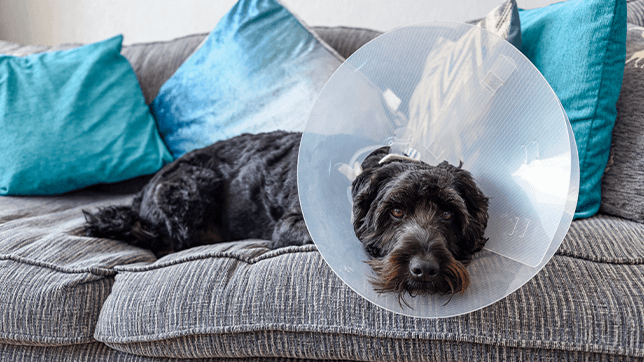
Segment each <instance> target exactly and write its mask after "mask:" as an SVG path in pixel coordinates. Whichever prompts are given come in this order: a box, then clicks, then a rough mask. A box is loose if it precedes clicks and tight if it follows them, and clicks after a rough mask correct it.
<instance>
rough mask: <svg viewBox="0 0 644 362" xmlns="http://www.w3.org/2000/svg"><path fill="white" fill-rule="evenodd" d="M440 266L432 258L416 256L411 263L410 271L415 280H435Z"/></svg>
mask: <svg viewBox="0 0 644 362" xmlns="http://www.w3.org/2000/svg"><path fill="white" fill-rule="evenodd" d="M439 268H440V266H439V265H438V262H436V260H435V259H434V258H433V257H431V256H426V257H419V256H414V257H413V258H411V260H410V261H409V271H410V272H411V275H412V276H413V277H414V278H417V279H420V278H433V277H435V276H436V274H438V270H439Z"/></svg>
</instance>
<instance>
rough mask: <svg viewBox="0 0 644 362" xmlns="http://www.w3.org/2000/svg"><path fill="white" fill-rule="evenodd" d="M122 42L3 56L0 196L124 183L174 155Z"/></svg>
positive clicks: (0, 68)
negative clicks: (146, 100) (153, 115)
mask: <svg viewBox="0 0 644 362" xmlns="http://www.w3.org/2000/svg"><path fill="white" fill-rule="evenodd" d="M122 40H123V37H122V36H117V37H114V38H111V39H108V40H105V41H102V42H99V43H95V44H90V45H86V46H82V47H79V48H75V49H71V50H65V51H58V52H49V53H41V54H33V55H29V56H26V57H15V56H8V55H0V130H1V133H2V136H1V137H0V195H51V194H59V193H64V192H67V191H72V190H76V189H79V188H82V187H85V186H89V185H93V184H97V183H109V182H117V181H123V180H126V179H129V178H133V177H136V176H141V175H146V174H152V173H154V172H156V171H157V170H159V169H160V168H161V167H162V166H163V165H164V163H167V162H170V161H171V160H172V156H171V155H170V153H169V152H168V150H167V148H166V147H165V145H164V144H163V141H162V140H161V138H160V136H159V134H158V131H157V127H156V124H155V122H154V119H153V118H152V115H151V113H150V111H149V108H148V107H147V105H146V104H145V100H144V98H143V93H142V91H141V88H140V87H139V83H138V80H137V78H136V75H135V74H134V71H133V70H132V67H131V66H130V63H129V62H128V61H127V59H125V58H124V57H123V56H122V55H121V53H120V52H121V42H122Z"/></svg>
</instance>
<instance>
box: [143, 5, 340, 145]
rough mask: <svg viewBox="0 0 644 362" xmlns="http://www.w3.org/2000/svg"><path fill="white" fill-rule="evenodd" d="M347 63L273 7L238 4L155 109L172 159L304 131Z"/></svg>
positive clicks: (170, 81)
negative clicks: (247, 136) (244, 139)
mask: <svg viewBox="0 0 644 362" xmlns="http://www.w3.org/2000/svg"><path fill="white" fill-rule="evenodd" d="M342 60H343V59H342V57H341V56H340V55H338V54H337V53H336V52H335V51H334V50H332V49H331V48H330V47H328V46H327V45H326V44H324V43H323V42H322V41H321V40H319V39H318V38H317V37H316V36H315V35H314V34H313V33H312V32H311V31H309V29H308V28H307V27H306V26H305V25H304V24H302V23H301V22H300V21H298V19H297V18H296V17H295V16H293V14H291V13H290V12H289V11H288V10H287V9H286V8H285V7H284V6H282V5H281V4H280V3H279V2H278V1H276V0H241V1H239V2H238V3H237V4H236V5H235V6H234V7H233V8H232V9H231V10H230V11H229V12H228V13H227V14H226V15H225V16H224V17H223V19H221V21H220V22H219V24H217V26H216V27H215V29H214V30H213V31H212V32H211V33H210V35H209V36H208V37H207V39H206V40H205V41H204V43H203V44H202V46H201V47H200V48H199V49H198V50H197V51H196V52H195V53H194V54H193V55H192V56H190V58H188V59H187V60H186V61H185V62H184V63H183V64H182V65H181V67H179V69H178V70H177V71H176V73H175V74H174V75H173V76H172V77H171V78H170V79H168V81H166V83H164V84H163V86H162V87H161V89H160V91H159V94H158V95H157V97H156V99H155V100H154V101H153V102H152V105H151V108H152V112H153V114H154V116H155V118H156V120H157V122H158V125H159V131H160V132H161V136H162V137H163V139H164V141H165V142H166V144H167V145H168V148H169V149H170V151H171V152H172V154H173V155H174V157H180V156H182V155H183V154H185V153H186V152H189V151H191V150H194V149H197V148H201V147H205V146H208V145H210V144H212V143H214V142H216V141H218V140H222V139H227V138H230V137H233V136H237V135H239V134H241V133H244V132H251V133H258V132H265V131H272V130H277V129H281V130H287V131H302V130H303V129H304V125H305V123H306V120H307V119H308V114H309V112H310V110H311V108H312V107H313V104H314V102H315V99H316V98H317V95H318V93H319V91H320V90H321V89H322V87H323V86H324V84H325V83H326V81H327V79H328V78H329V77H330V76H331V75H332V74H333V72H334V71H335V69H336V68H337V67H338V66H339V65H340V64H341V62H342Z"/></svg>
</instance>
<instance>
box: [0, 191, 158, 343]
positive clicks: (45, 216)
mask: <svg viewBox="0 0 644 362" xmlns="http://www.w3.org/2000/svg"><path fill="white" fill-rule="evenodd" d="M128 199H129V196H111V195H101V194H97V193H93V192H89V191H81V192H75V193H70V194H67V195H65V196H63V197H0V342H3V343H13V344H32V345H64V344H70V343H86V342H90V341H93V338H92V335H93V333H94V327H95V325H96V320H97V319H98V314H99V311H100V309H101V306H102V304H103V301H104V300H105V298H107V295H108V294H109V293H110V289H111V286H112V284H113V282H114V275H115V274H116V272H115V271H114V270H113V267H114V266H115V265H122V264H129V263H137V262H151V261H153V260H154V256H153V255H152V254H151V253H150V252H149V251H146V250H142V249H139V248H134V247H131V246H129V245H126V244H124V243H121V242H118V241H113V240H107V239H93V238H87V237H84V236H80V235H81V225H82V223H83V221H84V218H83V216H82V213H81V209H83V208H94V207H97V206H100V205H106V204H107V203H113V202H115V203H119V202H124V201H125V200H128Z"/></svg>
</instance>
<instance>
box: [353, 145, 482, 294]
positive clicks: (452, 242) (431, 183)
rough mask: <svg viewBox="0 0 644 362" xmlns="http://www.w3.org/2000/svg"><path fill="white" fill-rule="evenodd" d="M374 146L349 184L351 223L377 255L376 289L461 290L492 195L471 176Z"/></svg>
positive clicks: (413, 291)
mask: <svg viewBox="0 0 644 362" xmlns="http://www.w3.org/2000/svg"><path fill="white" fill-rule="evenodd" d="M388 153H389V147H383V148H380V149H378V150H376V151H374V152H372V153H371V154H370V155H369V156H367V158H366V159H365V161H364V162H363V164H362V168H363V172H362V173H361V174H360V175H359V176H358V177H357V178H356V179H355V180H354V182H353V184H352V196H353V220H354V221H353V226H354V230H355V232H356V236H357V237H358V239H359V240H360V241H361V242H362V243H363V244H364V246H365V248H366V250H367V252H368V253H369V254H370V256H371V257H372V259H371V260H369V261H368V263H369V265H371V267H372V268H373V270H374V271H375V272H376V275H377V278H376V279H375V280H372V284H373V285H374V287H375V289H376V291H379V292H392V293H398V298H399V301H400V300H402V301H404V299H403V295H404V292H408V293H409V294H410V295H412V296H414V295H425V294H434V293H439V294H449V293H451V294H452V295H453V294H454V293H457V292H464V291H465V289H467V287H468V286H469V273H468V272H467V270H466V269H465V266H467V264H468V263H469V261H470V260H471V257H472V254H474V253H475V252H477V251H479V250H481V249H482V248H483V246H485V243H486V242H487V239H486V238H485V237H484V232H485V228H486V227H487V220H488V212H487V210H488V198H487V197H485V195H483V193H482V192H481V190H479V188H478V187H477V186H476V183H475V181H474V179H473V178H472V175H471V174H470V173H469V172H467V171H465V170H463V169H462V168H461V166H462V164H461V165H459V167H455V166H452V165H450V164H448V163H447V162H443V163H441V164H439V165H438V166H430V165H428V164H426V163H424V162H420V161H416V160H412V159H404V158H403V159H400V158H398V157H391V158H390V157H389V156H387V154H388Z"/></svg>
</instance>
